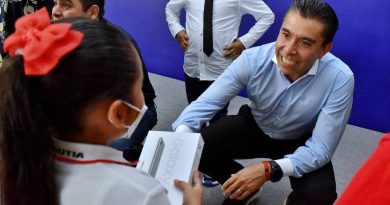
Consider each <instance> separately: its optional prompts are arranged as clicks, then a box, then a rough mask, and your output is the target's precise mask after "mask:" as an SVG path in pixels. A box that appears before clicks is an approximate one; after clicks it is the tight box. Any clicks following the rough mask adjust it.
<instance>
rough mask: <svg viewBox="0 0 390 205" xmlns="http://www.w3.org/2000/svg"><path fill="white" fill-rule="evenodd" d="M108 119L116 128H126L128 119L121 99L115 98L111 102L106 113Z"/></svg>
mask: <svg viewBox="0 0 390 205" xmlns="http://www.w3.org/2000/svg"><path fill="white" fill-rule="evenodd" d="M107 118H108V121H109V122H110V123H111V124H112V125H113V126H114V127H116V128H119V129H123V128H126V122H127V121H128V120H127V119H128V110H127V108H126V106H125V105H124V104H123V102H122V100H115V101H113V102H112V103H111V105H110V106H109V108H108V113H107Z"/></svg>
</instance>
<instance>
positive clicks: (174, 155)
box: [137, 131, 204, 205]
mask: <svg viewBox="0 0 390 205" xmlns="http://www.w3.org/2000/svg"><path fill="white" fill-rule="evenodd" d="M203 145H204V142H203V139H202V136H201V135H200V134H199V133H177V132H163V131H150V132H149V134H148V136H147V138H146V141H145V143H144V148H143V150H142V153H141V156H140V159H139V162H138V164H137V169H140V170H142V171H144V172H146V173H148V174H150V175H151V176H152V177H154V178H155V179H157V180H158V181H160V183H161V184H163V185H164V186H165V188H166V189H167V190H168V198H169V200H170V202H171V204H172V205H182V204H183V193H182V192H181V191H180V190H179V189H177V188H176V187H175V186H174V184H173V180H174V179H180V180H183V181H186V182H188V183H192V173H193V170H194V169H197V168H198V165H199V161H200V157H201V154H202V150H203Z"/></svg>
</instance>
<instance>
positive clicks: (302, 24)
mask: <svg viewBox="0 0 390 205" xmlns="http://www.w3.org/2000/svg"><path fill="white" fill-rule="evenodd" d="M324 28H325V26H324V25H323V24H322V23H321V22H319V21H317V20H315V19H310V18H303V17H301V16H300V15H299V13H298V12H296V11H289V12H288V13H287V15H286V17H285V19H284V21H283V24H282V27H281V28H280V31H279V36H278V39H277V40H276V48H275V54H276V58H277V62H278V65H279V68H280V70H281V71H282V73H283V74H284V75H285V76H286V77H287V78H288V79H289V80H290V81H292V82H293V81H295V80H297V79H298V78H300V77H302V76H303V75H305V74H306V73H307V72H308V71H309V69H310V67H311V66H312V65H313V63H314V62H315V60H316V59H319V58H321V57H322V56H323V55H325V54H326V53H327V52H328V51H329V50H330V49H331V47H332V43H327V44H324V37H323V36H322V34H323V32H324Z"/></svg>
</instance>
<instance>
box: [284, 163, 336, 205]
mask: <svg viewBox="0 0 390 205" xmlns="http://www.w3.org/2000/svg"><path fill="white" fill-rule="evenodd" d="M290 183H291V188H292V189H293V191H292V192H291V193H290V195H289V196H288V203H287V204H289V205H294V204H299V205H331V204H333V203H334V202H335V200H336V198H337V192H336V181H335V177H334V171H333V166H332V163H331V162H329V163H328V164H326V165H325V166H323V167H322V168H320V169H318V170H316V171H314V172H312V173H308V174H305V175H303V176H302V177H301V178H295V177H290Z"/></svg>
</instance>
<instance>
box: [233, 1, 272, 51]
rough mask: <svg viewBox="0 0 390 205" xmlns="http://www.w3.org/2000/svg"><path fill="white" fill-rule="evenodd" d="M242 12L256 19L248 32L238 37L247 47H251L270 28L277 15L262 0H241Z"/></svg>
mask: <svg viewBox="0 0 390 205" xmlns="http://www.w3.org/2000/svg"><path fill="white" fill-rule="evenodd" d="M240 12H241V14H242V15H244V14H250V15H252V16H253V17H254V18H255V20H256V23H255V25H253V26H252V28H251V29H250V30H249V31H248V33H246V34H245V35H243V36H241V37H239V38H238V39H239V40H240V42H241V43H242V44H243V45H244V46H245V48H249V47H251V46H252V45H253V44H254V43H255V42H256V41H257V40H259V39H260V37H261V36H263V34H264V33H265V32H266V31H267V30H268V28H269V27H270V26H271V25H272V23H273V22H274V19H275V16H274V13H273V12H272V11H271V9H270V8H269V7H268V6H267V4H265V3H264V1H262V0H256V1H253V0H240Z"/></svg>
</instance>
